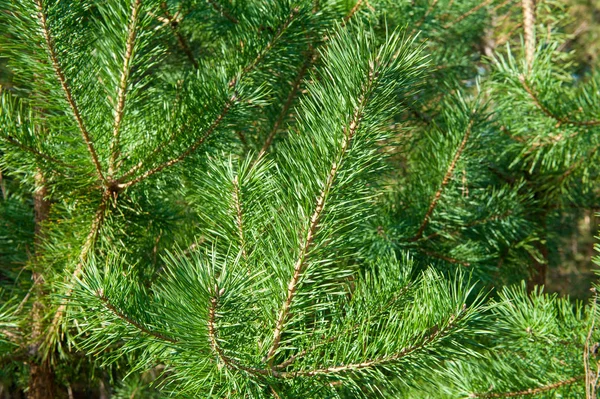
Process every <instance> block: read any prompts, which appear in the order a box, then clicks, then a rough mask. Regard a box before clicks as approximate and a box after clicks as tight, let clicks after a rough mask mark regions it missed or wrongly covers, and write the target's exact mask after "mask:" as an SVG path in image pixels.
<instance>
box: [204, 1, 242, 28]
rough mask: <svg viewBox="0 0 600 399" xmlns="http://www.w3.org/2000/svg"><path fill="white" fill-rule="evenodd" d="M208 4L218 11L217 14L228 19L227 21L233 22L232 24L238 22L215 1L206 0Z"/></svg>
mask: <svg viewBox="0 0 600 399" xmlns="http://www.w3.org/2000/svg"><path fill="white" fill-rule="evenodd" d="M206 1H207V3H208V4H210V5H211V7H212V8H213V9H214V10H215V11H216V12H218V13H219V15H221V16H223V17H225V18H227V19H228V20H229V22H231V23H233V24H238V23H239V21H238V20H237V18H235V17H234V16H233V15H231V14H229V13H228V12H227V11H226V10H225V9H224V8H223V6H221V5H220V4H219V3H217V2H216V1H215V0H206Z"/></svg>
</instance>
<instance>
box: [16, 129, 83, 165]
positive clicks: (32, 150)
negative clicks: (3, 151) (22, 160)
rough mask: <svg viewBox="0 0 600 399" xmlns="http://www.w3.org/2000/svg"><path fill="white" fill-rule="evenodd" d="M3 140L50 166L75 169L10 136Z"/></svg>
mask: <svg viewBox="0 0 600 399" xmlns="http://www.w3.org/2000/svg"><path fill="white" fill-rule="evenodd" d="M4 139H5V140H6V141H8V142H9V143H11V144H12V145H14V146H15V147H18V148H20V149H22V150H23V151H26V152H29V153H30V154H32V155H33V156H35V157H37V158H42V159H44V160H46V161H48V162H50V164H55V165H60V166H63V167H65V168H69V169H73V168H75V167H74V166H73V165H69V164H67V163H65V162H63V161H61V160H60V159H57V158H54V157H51V156H50V155H46V154H44V153H42V152H40V151H38V150H36V149H35V148H33V147H29V146H27V145H25V144H23V143H21V142H20V141H18V140H16V139H14V138H13V137H11V136H4Z"/></svg>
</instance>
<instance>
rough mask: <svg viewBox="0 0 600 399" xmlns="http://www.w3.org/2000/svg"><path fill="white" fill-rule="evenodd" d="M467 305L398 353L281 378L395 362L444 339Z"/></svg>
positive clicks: (288, 373)
mask: <svg viewBox="0 0 600 399" xmlns="http://www.w3.org/2000/svg"><path fill="white" fill-rule="evenodd" d="M465 310H466V306H464V305H463V308H462V310H461V311H460V312H459V313H458V315H451V316H450V318H449V319H448V321H447V323H446V325H445V326H444V328H441V329H440V328H438V327H437V325H436V326H433V327H431V328H430V330H431V331H432V332H431V333H430V334H428V335H425V336H424V337H423V338H422V339H421V340H420V341H419V342H418V343H416V344H414V345H411V346H408V347H406V348H404V349H402V350H401V351H399V352H398V353H396V354H393V355H390V356H383V357H380V358H376V359H370V360H366V361H364V362H360V363H350V364H345V365H340V366H335V367H327V368H321V369H315V370H300V371H289V372H284V373H281V375H280V378H295V377H315V376H319V375H332V374H341V373H348V372H355V371H359V370H362V369H368V368H374V367H378V366H381V365H384V364H389V363H394V362H397V361H399V360H402V359H403V358H405V357H407V356H409V355H411V354H413V353H415V352H418V351H421V350H423V349H426V348H427V346H429V345H430V344H431V343H433V342H435V341H436V340H439V339H442V338H444V337H446V336H448V334H450V332H451V331H453V330H454V328H455V327H456V323H457V322H458V321H460V320H461V319H462V318H463V317H464V315H465V313H466V312H465Z"/></svg>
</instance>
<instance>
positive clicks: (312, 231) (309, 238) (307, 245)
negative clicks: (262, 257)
mask: <svg viewBox="0 0 600 399" xmlns="http://www.w3.org/2000/svg"><path fill="white" fill-rule="evenodd" d="M373 68H374V66H373V64H371V68H370V70H369V77H368V82H367V85H366V88H367V91H365V93H363V96H362V98H361V99H360V101H359V102H358V104H359V105H358V106H357V107H356V109H355V110H354V113H353V115H352V118H351V120H350V122H349V125H348V127H347V128H346V129H345V132H344V137H343V139H342V143H341V148H340V152H339V154H338V158H337V159H336V160H335V161H334V162H333V164H332V165H331V169H330V170H329V173H328V175H327V179H326V181H325V184H324V186H323V189H322V190H321V193H320V194H319V197H318V199H317V202H316V204H315V209H314V211H313V214H312V216H311V217H310V222H309V225H308V230H307V233H306V236H305V238H304V242H303V243H302V245H301V247H300V253H299V255H298V258H297V260H296V263H295V265H294V273H293V275H292V278H291V280H290V281H289V283H288V289H287V297H286V299H285V301H284V303H283V306H282V308H281V310H280V312H279V316H278V317H277V322H276V325H275V330H274V332H273V343H272V344H271V347H270V349H269V351H268V353H267V356H266V359H268V361H269V364H270V366H272V364H273V356H274V355H275V352H276V351H277V349H278V348H279V344H280V342H281V335H282V333H283V328H284V326H285V323H286V322H287V319H288V316H289V312H290V308H291V305H292V301H293V300H294V297H295V296H296V291H297V289H298V284H299V282H300V278H301V277H302V275H303V273H304V270H305V269H306V263H307V261H308V253H309V252H310V249H311V247H312V245H313V241H314V238H315V235H316V234H317V231H318V227H319V221H320V219H321V215H322V213H323V210H324V209H325V202H326V200H327V197H328V195H329V192H330V190H331V188H332V187H333V183H334V181H335V178H336V175H337V172H338V167H339V165H340V163H341V162H342V160H343V159H344V157H345V156H346V153H347V151H348V149H349V147H350V144H351V141H352V139H353V138H354V135H355V133H356V131H357V130H358V127H359V125H360V121H361V119H362V113H363V111H364V107H365V105H366V101H367V95H368V90H370V88H371V85H372V84H373V79H374V76H375V73H374V70H373Z"/></svg>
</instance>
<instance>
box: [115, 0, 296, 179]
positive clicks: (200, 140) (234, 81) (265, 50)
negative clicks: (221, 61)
mask: <svg viewBox="0 0 600 399" xmlns="http://www.w3.org/2000/svg"><path fill="white" fill-rule="evenodd" d="M299 11H300V10H299V8H294V9H293V10H292V11H291V13H290V15H289V17H288V18H287V20H286V21H285V22H284V23H283V24H282V25H281V26H280V27H279V29H278V30H277V33H276V34H275V36H274V38H273V39H272V40H271V41H269V42H268V43H267V45H266V46H265V47H264V48H263V49H262V50H261V51H260V52H259V53H258V55H257V56H256V57H255V58H254V59H253V60H252V62H251V63H250V64H248V65H247V66H246V67H245V68H244V69H243V70H242V72H241V74H240V76H238V77H234V78H232V79H231V80H230V81H229V87H230V88H232V89H234V94H233V95H232V96H231V97H230V98H229V100H227V102H226V103H225V105H224V106H223V109H222V111H221V113H220V114H219V115H218V116H217V118H216V119H215V120H214V121H213V123H212V124H211V125H210V126H209V128H208V129H207V131H206V133H205V134H204V135H202V136H201V137H200V138H198V139H197V140H196V141H195V142H194V143H193V144H192V145H191V146H190V147H188V148H187V149H186V150H185V151H184V152H183V153H181V154H180V155H179V156H177V157H175V158H172V159H170V160H168V161H166V162H164V163H162V164H160V165H159V166H156V167H155V168H153V169H150V170H148V171H146V172H145V173H143V174H142V175H140V176H138V177H136V178H134V179H132V180H130V181H128V182H123V180H124V177H125V176H131V175H132V174H134V173H135V172H136V171H138V170H139V169H140V168H141V167H142V166H143V163H144V162H143V161H140V162H139V163H138V164H136V165H135V166H133V167H132V168H131V169H130V170H129V171H127V172H126V173H125V174H124V175H123V176H121V178H119V180H120V181H121V182H122V183H120V184H119V188H121V189H124V188H127V187H130V186H132V185H134V184H136V183H139V182H140V181H142V180H145V179H146V178H148V177H150V176H152V175H154V174H155V173H158V172H160V171H161V170H163V169H165V168H167V167H169V166H172V165H175V164H177V163H179V162H181V161H183V160H184V159H185V158H187V157H188V156H189V155H190V154H192V153H193V152H195V151H196V149H198V148H199V147H200V146H201V145H202V144H203V143H204V142H205V141H206V140H207V139H208V138H209V136H210V135H211V134H212V133H213V132H214V131H215V130H216V129H217V128H218V127H219V125H220V124H221V122H222V121H223V119H224V118H225V116H226V115H227V114H228V113H229V111H230V110H231V108H232V107H233V106H234V105H235V103H236V102H237V100H238V96H237V93H236V92H235V87H236V86H237V84H238V83H239V82H240V81H241V80H242V78H243V77H244V76H245V75H246V74H248V73H250V72H251V71H252V70H253V69H254V68H256V67H257V66H258V64H259V63H260V61H261V60H262V59H263V58H264V57H265V56H266V54H267V53H268V52H269V51H270V50H271V49H273V47H274V46H275V44H276V43H277V41H278V40H279V39H280V38H281V36H282V35H283V32H284V31H285V30H286V29H287V28H288V27H289V26H290V24H291V23H292V21H293V19H294V18H295V17H296V16H297V15H298V12H299ZM180 130H184V127H182V128H181V129H180ZM175 136H176V135H173V136H172V139H174V138H175ZM164 147H165V146H164V145H161V146H159V147H157V148H156V149H155V150H154V151H153V152H152V153H153V154H154V155H156V154H158V153H160V152H161V151H162V149H163V148H164Z"/></svg>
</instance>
